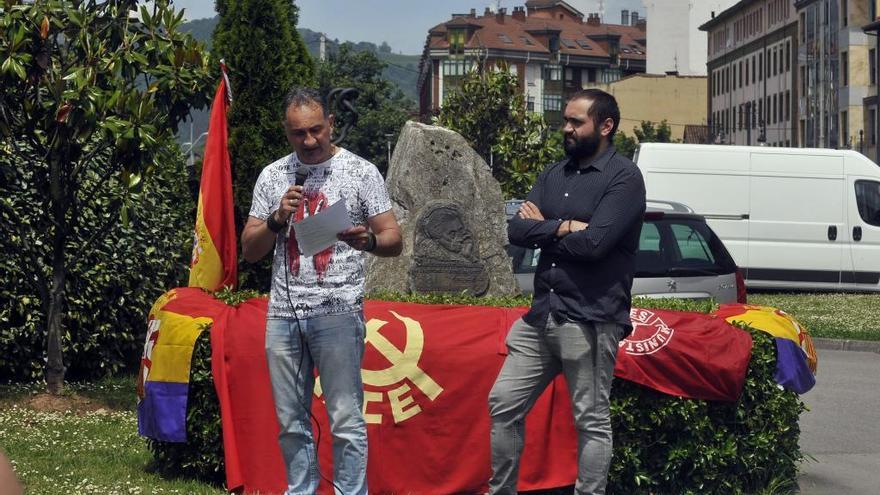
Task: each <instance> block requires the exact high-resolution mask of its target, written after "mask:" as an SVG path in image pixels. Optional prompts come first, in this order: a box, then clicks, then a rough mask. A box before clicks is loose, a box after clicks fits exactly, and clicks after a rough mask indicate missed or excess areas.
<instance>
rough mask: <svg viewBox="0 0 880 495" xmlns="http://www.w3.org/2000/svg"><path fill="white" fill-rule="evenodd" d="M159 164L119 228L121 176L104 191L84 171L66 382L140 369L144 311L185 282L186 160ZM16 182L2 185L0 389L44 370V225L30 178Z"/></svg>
mask: <svg viewBox="0 0 880 495" xmlns="http://www.w3.org/2000/svg"><path fill="white" fill-rule="evenodd" d="M169 149H173V148H169ZM3 162H4V160H3V155H2V154H0V170H2V169H3V166H4V165H8V166H11V164H8V163H7V164H4V163H3ZM165 163H166V164H167V165H166V166H165V167H164V168H163V169H162V170H158V171H157V172H155V176H154V179H155V180H151V181H149V182H148V183H147V184H145V185H144V189H143V191H142V192H141V193H140V194H137V195H135V196H134V201H133V204H134V205H135V206H134V207H133V208H132V210H131V211H130V212H129V220H130V222H129V224H128V225H127V226H126V225H124V224H123V223H122V221H119V220H118V204H119V202H120V201H122V195H123V194H125V192H124V191H125V189H126V188H125V187H123V186H122V185H121V184H119V183H118V181H119V178H118V177H117V176H112V177H110V178H108V179H106V181H105V182H103V183H102V182H101V178H100V177H98V175H97V172H93V171H88V173H87V177H86V178H85V179H84V180H83V183H84V184H83V187H82V188H81V191H82V192H81V197H78V198H77V201H78V205H79V206H78V207H77V210H78V211H77V213H78V215H79V218H80V221H79V222H78V224H77V227H76V228H75V229H74V231H73V234H72V236H71V238H70V239H69V242H68V247H67V249H68V252H69V253H71V258H70V259H71V261H70V262H69V265H68V274H67V284H66V292H67V299H66V306H65V307H64V311H63V316H62V318H63V328H64V329H65V330H66V332H65V333H64V335H62V338H63V340H62V342H63V344H64V350H65V354H64V356H65V365H66V366H67V367H68V379H71V380H77V379H92V378H97V377H100V376H105V375H110V374H116V373H118V372H121V371H124V370H125V371H129V372H134V371H136V369H135V368H133V367H134V366H137V363H138V357H139V356H140V353H141V351H142V345H143V335H144V322H145V321H146V316H147V311H148V310H149V308H150V307H151V306H152V304H153V302H154V301H155V299H156V298H157V297H158V296H159V295H160V294H162V293H163V292H165V290H166V289H167V288H168V287H175V286H178V285H180V284H181V283H185V279H184V278H183V277H186V275H187V274H188V266H189V255H190V252H191V249H192V237H191V235H192V234H191V232H192V219H193V217H194V212H195V210H194V203H193V201H192V197H191V196H190V193H189V190H188V189H187V175H186V173H185V171H184V166H183V158H182V157H181V156H180V155H179V154H177V153H176V152H169V153H168V154H167V156H166V158H165ZM17 174H18V175H19V176H20V178H19V179H12V177H13V176H12V175H9V176H6V177H7V178H9V179H10V180H0V202H2V203H3V204H2V205H0V206H2V207H0V251H2V252H3V253H5V256H3V257H0V273H3V277H0V381H8V380H15V381H32V380H39V379H41V378H42V376H43V367H44V365H45V362H46V345H45V330H44V327H43V326H42V325H43V324H44V323H43V322H45V314H46V309H47V306H46V304H47V303H46V300H45V299H44V298H41V297H40V289H39V283H40V281H45V280H46V279H48V278H50V270H51V259H52V258H51V253H52V248H51V246H48V245H46V244H45V242H44V240H42V239H43V237H42V236H41V229H45V228H46V222H48V221H49V220H48V219H47V213H46V212H45V211H44V210H43V209H42V206H41V205H42V204H43V202H44V194H43V193H42V191H43V190H44V189H43V188H42V186H41V185H40V184H36V185H35V184H34V181H33V180H32V175H33V174H34V172H33V170H32V169H30V168H28V167H19V171H18V172H17ZM98 184H102V186H100V187H99V186H97V185H98ZM113 218H117V220H116V221H112V219H113ZM108 220H111V222H110V224H109V228H108V229H107V230H106V231H100V227H101V226H103V225H105V223H107V221H108Z"/></svg>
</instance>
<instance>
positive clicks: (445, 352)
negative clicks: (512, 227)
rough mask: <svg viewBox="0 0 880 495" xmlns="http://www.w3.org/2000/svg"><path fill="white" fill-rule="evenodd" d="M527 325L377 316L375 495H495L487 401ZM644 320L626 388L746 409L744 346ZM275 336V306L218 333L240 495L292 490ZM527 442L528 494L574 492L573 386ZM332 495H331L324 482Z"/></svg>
mask: <svg viewBox="0 0 880 495" xmlns="http://www.w3.org/2000/svg"><path fill="white" fill-rule="evenodd" d="M524 311H525V309H524V308H515V309H504V308H493V307H475V306H428V305H418V304H405V303H389V302H373V301H370V302H368V303H367V307H366V317H367V321H368V323H367V344H366V353H365V357H364V362H363V378H364V389H365V417H366V419H367V422H368V436H369V471H368V482H369V486H370V492H371V493H389V494H390V493H419V494H431V493H433V494H441V493H481V492H485V491H486V489H487V487H486V482H487V480H488V478H489V475H490V462H489V459H490V453H489V414H488V406H487V398H488V394H489V390H490V389H491V387H492V384H493V383H494V381H495V377H496V376H497V374H498V371H499V370H500V368H501V364H502V362H503V360H504V356H503V355H502V354H503V352H504V350H505V349H504V347H503V340H504V336H505V335H506V333H507V331H508V329H509V328H510V326H511V324H512V323H513V321H515V320H516V319H517V318H518V317H519V316H520V315H521V314H522V313H524ZM639 311H641V310H634V312H633V320H634V323H635V330H634V332H633V334H632V335H631V336H630V337H629V338H628V339H627V340H625V341H624V342H623V344H622V346H621V350H620V353H619V355H618V356H619V357H618V366H617V368H616V369H615V375H616V376H619V377H622V378H626V379H631V380H634V381H636V382H638V383H641V384H643V385H647V386H651V387H653V388H656V389H658V390H661V391H664V392H667V393H672V394H675V395H681V396H684V397H696V398H704V399H720V400H736V398H737V397H738V396H739V391H740V390H741V388H742V384H743V381H744V379H745V371H746V367H747V365H748V360H749V355H750V349H751V337H750V336H749V335H748V334H747V333H746V332H743V331H742V330H739V329H737V328H735V327H733V326H731V325H729V324H727V323H726V322H724V321H723V320H722V319H720V318H715V317H712V316H710V315H695V314H693V313H678V312H670V311H641V312H639ZM264 327H265V301H264V300H259V301H252V302H249V303H246V304H244V305H242V306H241V307H240V308H238V309H236V310H234V311H230V312H229V313H228V314H227V316H226V317H225V318H222V319H221V320H220V321H216V320H215V325H214V329H213V331H212V343H213V346H214V349H213V363H214V375H215V381H216V385H217V389H218V396H219V398H220V403H221V411H222V415H223V426H224V445H225V449H226V460H227V478H228V486H229V488H230V489H231V490H232V489H237V488H244V491H245V492H246V493H256V492H260V493H282V492H283V491H284V487H285V475H284V469H283V463H282V461H281V454H280V451H279V448H278V444H277V434H278V426H277V422H276V419H275V414H274V409H273V407H272V394H271V389H270V386H269V379H268V370H267V366H266V361H265V354H264V351H263V342H264V339H263V335H264ZM218 329H219V330H220V331H218ZM220 363H223V365H222V367H221V368H218V366H220ZM316 395H317V397H318V398H320V387H316ZM314 413H315V415H316V417H317V418H318V422H319V424H320V428H321V439H320V447H319V455H320V465H321V470H322V473H323V474H324V476H325V477H327V478H329V477H331V473H332V469H331V466H332V464H331V456H332V447H331V438H330V433H329V431H330V430H329V424H328V423H327V417H326V412H325V410H324V408H323V404H322V402H321V401H320V400H316V401H314ZM526 431H527V437H526V446H525V451H524V456H523V460H522V468H521V475H520V485H519V488H520V489H521V490H534V489H540V488H550V487H556V486H565V485H568V484H572V483H573V482H574V480H575V477H576V466H575V458H576V449H577V435H576V433H575V430H574V426H573V423H572V414H571V405H570V402H569V398H568V392H567V389H566V386H565V382H564V380H563V379H562V377H561V376H560V377H559V378H557V379H556V380H555V381H554V382H553V383H552V384H551V385H550V387H548V389H547V390H546V391H545V392H544V394H543V395H542V396H541V398H540V399H539V400H538V402H537V403H536V405H535V407H534V409H533V411H532V412H531V413H530V415H529V416H528V419H527V421H526ZM321 491H322V493H332V491H331V490H330V489H329V486H328V485H327V484H326V482H322V487H321Z"/></svg>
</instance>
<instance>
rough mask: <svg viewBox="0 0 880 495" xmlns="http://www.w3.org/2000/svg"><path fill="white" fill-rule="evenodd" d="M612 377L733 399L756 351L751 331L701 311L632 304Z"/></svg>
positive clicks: (679, 393)
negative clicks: (629, 327)
mask: <svg viewBox="0 0 880 495" xmlns="http://www.w3.org/2000/svg"><path fill="white" fill-rule="evenodd" d="M630 318H631V319H632V323H633V331H632V333H631V334H630V335H629V336H628V337H627V338H626V339H625V340H624V341H623V342H621V346H620V350H619V351H618V353H617V363H616V365H615V367H614V376H616V377H618V378H623V379H625V380H629V381H633V382H636V383H638V384H640V385H644V386H646V387H650V388H653V389H654V390H659V391H660V392H664V393H667V394H670V395H676V396H679V397H687V398H690V399H704V400H721V401H735V400H737V398H738V397H739V394H740V392H741V391H742V388H743V384H744V383H745V379H746V370H747V368H748V366H749V359H751V355H752V336H751V335H749V333H748V332H746V331H743V330H740V329H739V328H737V327H734V326H733V325H731V324H729V323H727V321H725V320H724V319H723V318H719V317H717V316H715V315H707V314H702V313H689V312H683V311H660V310H647V309H637V308H633V310H632V311H631V312H630Z"/></svg>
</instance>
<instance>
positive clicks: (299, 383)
mask: <svg viewBox="0 0 880 495" xmlns="http://www.w3.org/2000/svg"><path fill="white" fill-rule="evenodd" d="M284 110H285V118H284V130H285V133H286V135H287V139H288V141H289V142H290V145H291V146H292V147H293V150H294V152H293V153H291V154H290V155H288V156H286V157H284V158H281V159H280V160H277V161H275V162H274V163H271V164H269V165H268V166H267V167H266V168H264V169H263V171H262V172H261V173H260V177H259V178H258V179H257V183H256V185H255V186H254V196H253V203H252V205H251V210H250V216H249V218H248V221H247V224H246V225H245V228H244V231H243V232H242V235H241V244H242V254H243V255H244V258H245V259H246V260H247V261H248V262H251V263H253V262H256V261H258V260H259V259H260V258H262V257H263V256H265V255H266V254H268V253H269V251H271V250H272V248H273V247H274V248H275V249H274V253H275V254H274V259H273V263H272V287H271V292H270V297H269V313H268V319H267V324H266V356H267V360H268V363H269V375H270V378H271V380H272V393H273V396H274V398H275V412H276V414H277V416H278V423H279V426H280V434H279V443H280V445H281V451H282V454H283V456H284V462H285V467H286V469H287V485H288V486H287V493H288V494H295V493H315V492H316V491H317V489H318V483H319V475H318V461H317V456H316V451H315V443H314V439H313V434H312V425H311V421H310V416H309V411H310V409H311V402H312V390H313V389H314V383H315V379H314V375H313V373H312V369H313V368H314V367H317V368H318V373H319V374H320V378H321V389H322V391H323V397H324V401H325V403H326V406H327V413H328V416H329V419H330V433H331V434H332V435H333V460H334V484H335V486H336V489H337V490H338V491H341V492H342V493H345V494H346V495H355V494H366V493H367V478H366V473H367V430H366V423H365V421H364V418H363V413H362V411H363V385H362V383H361V360H362V358H363V354H364V336H365V328H364V316H363V299H364V252H369V253H371V254H373V255H376V256H397V255H399V254H400V252H401V250H402V248H403V241H402V239H401V235H400V227H399V226H398V225H397V219H396V218H395V217H394V212H393V211H392V209H391V201H390V200H389V198H388V192H387V191H386V189H385V183H384V181H383V180H382V176H381V175H380V174H379V171H378V169H377V168H376V166H375V165H373V164H372V163H370V162H368V161H367V160H364V159H363V158H361V157H359V156H357V155H355V154H353V153H351V152H349V151H348V150H345V149H342V148H339V147H337V146H336V145H334V144H332V143H331V142H330V136H331V134H332V131H333V116H332V115H330V114H329V112H328V109H327V105H326V103H325V102H324V100H323V98H322V97H321V95H320V94H319V93H318V92H317V91H315V90H312V89H307V88H294V89H293V90H291V91H290V93H288V95H287V97H286V98H285V102H284ZM299 169H305V170H307V172H308V175H307V177H306V180H305V184H304V185H303V186H296V185H294V182H295V179H294V178H295V176H296V172H297V170H299ZM340 200H342V201H344V202H345V205H346V207H347V209H348V214H349V216H350V217H351V222H352V224H353V225H355V226H354V227H352V228H350V229H348V230H346V231H344V232H341V233H340V234H339V235H338V239H339V242H336V243H335V244H334V245H332V246H330V247H329V248H327V249H325V250H324V251H321V252H320V253H317V254H315V255H314V256H310V257H306V256H303V255H302V252H301V250H300V247H299V244H298V242H297V240H296V235H295V232H294V230H293V229H289V228H288V224H289V223H291V222H296V221H299V220H301V219H303V218H305V217H308V216H311V215H315V214H317V213H319V212H320V211H322V210H323V209H325V208H327V207H329V206H330V205H332V204H334V203H336V202H337V201H340Z"/></svg>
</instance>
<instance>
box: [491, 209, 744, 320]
mask: <svg viewBox="0 0 880 495" xmlns="http://www.w3.org/2000/svg"><path fill="white" fill-rule="evenodd" d="M521 203H522V200H510V201H507V204H506V210H507V218H508V219H510V218H511V217H513V215H515V214H516V212H517V210H518V209H519V205H520V204H521ZM647 206H648V207H647V210H646V211H645V218H644V223H643V224H642V233H641V236H640V237H639V249H638V251H637V252H636V274H635V279H634V280H633V287H632V294H633V296H642V297H677V298H682V299H708V298H713V299H715V301H716V302H718V303H730V302H741V303H745V302H746V287H745V281H744V279H743V277H742V274H741V273H740V271H739V268H738V267H737V266H736V263H734V261H733V258H732V257H731V256H730V253H728V252H727V249H726V248H725V247H724V244H722V243H721V239H719V238H718V236H717V235H715V232H712V229H711V228H709V225H707V224H706V219H705V218H703V217H702V216H700V215H698V214H697V213H695V212H694V211H693V210H692V209H691V208H689V207H687V206H685V205H683V204H681V203H674V202H671V201H658V200H648V205H647ZM507 252H508V254H509V255H510V257H511V259H512V262H513V272H514V274H515V275H516V280H517V282H518V283H519V287H520V289H521V290H522V291H523V292H524V293H526V294H531V293H532V292H533V291H534V277H535V269H536V268H537V266H538V258H539V257H540V256H541V250H540V249H528V248H523V247H519V246H510V245H509V246H507Z"/></svg>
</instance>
